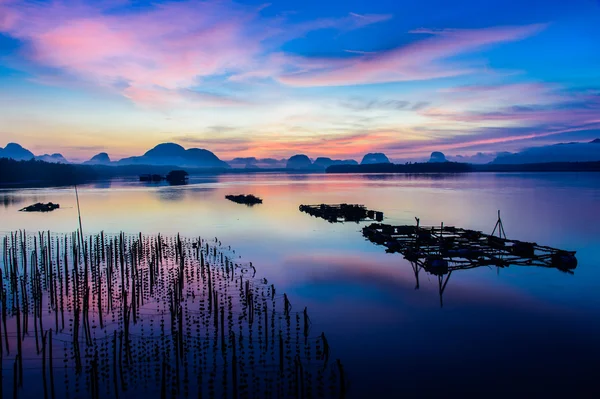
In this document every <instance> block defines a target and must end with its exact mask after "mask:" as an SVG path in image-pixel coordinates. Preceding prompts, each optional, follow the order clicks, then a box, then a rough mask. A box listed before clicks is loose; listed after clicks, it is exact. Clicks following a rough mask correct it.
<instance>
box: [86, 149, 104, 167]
mask: <svg viewBox="0 0 600 399" xmlns="http://www.w3.org/2000/svg"><path fill="white" fill-rule="evenodd" d="M84 164H86V165H109V164H110V157H109V156H108V154H107V153H105V152H101V153H100V154H96V155H94V156H93V157H92V158H91V159H90V160H89V161H85V162H84Z"/></svg>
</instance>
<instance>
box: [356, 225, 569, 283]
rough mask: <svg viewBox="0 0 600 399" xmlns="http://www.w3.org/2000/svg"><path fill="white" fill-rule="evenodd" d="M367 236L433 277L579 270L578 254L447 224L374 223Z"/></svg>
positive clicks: (364, 229)
mask: <svg viewBox="0 0 600 399" xmlns="http://www.w3.org/2000/svg"><path fill="white" fill-rule="evenodd" d="M417 221H418V219H417ZM502 231H503V230H502ZM363 235H364V236H365V237H366V238H367V239H369V240H370V241H372V242H374V243H376V244H379V245H383V246H385V247H386V248H387V249H386V252H391V253H401V254H403V255H404V256H405V258H406V259H408V260H410V261H412V262H417V263H419V264H421V265H422V266H423V268H424V269H425V270H427V271H429V272H431V273H433V274H438V273H440V272H442V274H446V273H448V272H449V271H452V270H456V269H470V268H474V267H479V266H499V267H505V266H510V265H520V266H540V267H550V268H555V269H559V270H561V271H565V272H570V271H571V270H572V269H575V268H576V267H577V258H575V252H574V251H565V250H561V249H557V248H551V247H547V246H543V245H538V244H537V243H533V242H525V241H518V240H510V239H507V238H506V237H501V236H494V235H488V234H484V233H482V232H480V231H475V230H469V229H463V228H459V227H454V226H444V225H443V224H442V225H441V226H433V227H423V226H419V224H418V222H417V225H416V226H392V225H389V224H380V223H373V224H371V225H370V226H366V227H364V228H363Z"/></svg>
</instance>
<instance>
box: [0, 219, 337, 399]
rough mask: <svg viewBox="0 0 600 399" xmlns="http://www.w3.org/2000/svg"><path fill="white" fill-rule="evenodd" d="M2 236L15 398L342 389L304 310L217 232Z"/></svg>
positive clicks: (2, 334)
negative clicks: (202, 235) (184, 235)
mask: <svg viewBox="0 0 600 399" xmlns="http://www.w3.org/2000/svg"><path fill="white" fill-rule="evenodd" d="M0 245H1V246H0V261H2V267H0V283H1V284H0V304H1V307H2V311H1V317H2V323H0V363H2V365H1V366H2V367H0V392H4V393H5V394H6V396H7V397H14V398H18V397H45V398H52V399H54V398H68V397H71V398H78V397H86V398H92V399H97V398H109V397H111V398H121V399H122V398H140V397H144V396H146V397H149V398H158V397H160V398H167V397H168V398H179V397H186V398H187V397H205V398H215V397H219V398H249V397H253V398H283V397H290V398H292V397H293V398H310V397H331V398H333V397H335V398H342V397H345V393H346V386H347V384H346V381H347V377H346V376H345V373H344V369H343V366H342V364H341V363H340V361H339V360H337V361H333V360H331V361H330V359H329V356H330V347H329V343H328V341H327V339H326V337H325V334H313V333H312V332H311V322H310V318H309V316H308V312H307V309H306V308H304V309H303V310H302V309H299V310H294V309H293V308H292V305H291V303H290V301H289V299H288V297H287V295H286V294H280V293H277V292H276V290H275V287H274V286H273V285H272V284H269V283H268V282H267V280H266V279H264V278H258V277H256V276H255V273H256V270H255V268H254V266H253V265H252V263H245V262H241V261H240V257H239V256H237V255H236V253H235V251H233V250H231V248H229V247H225V246H222V245H221V243H220V242H219V241H218V240H217V239H216V238H215V239H210V240H205V239H201V238H196V239H184V238H180V237H179V236H177V237H164V236H161V235H158V236H143V235H141V234H140V235H126V234H117V235H105V234H103V233H102V234H99V235H94V236H86V237H81V236H79V235H78V234H50V233H39V234H26V233H25V232H22V231H20V232H16V233H12V234H9V235H4V236H2V235H0ZM40 377H42V378H41V379H40ZM159 392H160V393H159Z"/></svg>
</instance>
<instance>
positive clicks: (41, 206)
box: [20, 202, 60, 212]
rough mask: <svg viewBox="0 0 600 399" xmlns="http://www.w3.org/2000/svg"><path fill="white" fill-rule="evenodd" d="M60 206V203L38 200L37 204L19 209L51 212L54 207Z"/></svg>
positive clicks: (22, 210)
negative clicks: (45, 202)
mask: <svg viewBox="0 0 600 399" xmlns="http://www.w3.org/2000/svg"><path fill="white" fill-rule="evenodd" d="M58 208H60V204H54V203H52V202H48V203H47V204H43V203H41V202H38V203H37V204H33V205H29V206H26V207H25V208H23V209H21V210H20V211H21V212H52V211H53V210H55V209H58Z"/></svg>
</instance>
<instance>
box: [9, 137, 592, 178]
mask: <svg viewBox="0 0 600 399" xmlns="http://www.w3.org/2000/svg"><path fill="white" fill-rule="evenodd" d="M492 156H493V155H492V154H478V156H468V157H463V156H460V155H455V156H449V157H446V155H444V154H443V153H441V152H439V151H434V152H433V153H432V154H431V157H430V159H429V163H444V162H448V160H451V161H459V162H469V161H471V160H472V161H473V162H475V163H485V162H489V159H491V157H492ZM0 158H11V159H14V160H18V161H20V160H32V159H35V160H40V161H45V162H50V163H63V164H68V163H70V162H69V161H68V160H67V159H65V157H63V156H62V155H61V154H51V155H49V154H43V155H38V156H35V155H34V154H33V153H32V152H31V151H29V150H28V149H26V148H23V147H22V146H21V145H19V144H16V143H9V144H7V145H6V147H5V148H1V147H0ZM476 159H481V161H480V162H476V161H475V160H476ZM594 161H600V139H595V140H593V141H591V142H577V143H565V144H555V145H548V146H540V147H531V148H527V149H524V150H522V151H519V152H516V153H508V152H503V153H498V154H496V157H495V158H494V159H493V161H492V162H490V164H491V165H517V164H533V163H552V162H594ZM83 164H84V165H95V166H135V165H137V166H143V165H148V166H164V167H166V166H173V167H181V168H185V167H188V168H206V169H208V168H210V169H229V168H235V169H288V170H298V171H324V170H326V169H327V168H329V167H331V166H340V165H358V162H356V161H355V160H353V159H345V160H341V159H331V158H327V157H318V158H316V159H314V160H312V159H311V158H309V157H308V156H307V155H305V154H296V155H294V156H292V157H290V158H289V159H274V158H262V159H258V158H255V157H246V158H234V159H232V160H230V161H228V162H225V161H223V160H221V159H219V157H217V156H216V155H215V154H214V153H212V152H211V151H209V150H206V149H202V148H190V149H185V148H183V147H182V146H180V145H179V144H175V143H163V144H159V145H157V146H156V147H154V148H152V149H151V150H149V151H147V152H146V153H145V154H143V155H140V156H134V157H128V158H123V159H121V160H118V161H112V160H111V158H110V156H109V155H108V154H107V153H105V152H101V153H99V154H97V155H95V156H94V157H92V158H91V159H90V160H88V161H85V162H83ZM360 164H361V165H385V164H391V162H390V160H389V159H388V157H387V156H386V155H385V154H383V153H368V154H366V155H365V156H364V157H363V159H362V161H361V162H360Z"/></svg>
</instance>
